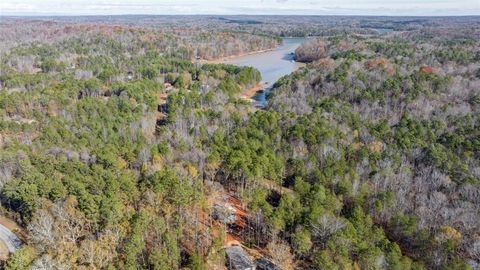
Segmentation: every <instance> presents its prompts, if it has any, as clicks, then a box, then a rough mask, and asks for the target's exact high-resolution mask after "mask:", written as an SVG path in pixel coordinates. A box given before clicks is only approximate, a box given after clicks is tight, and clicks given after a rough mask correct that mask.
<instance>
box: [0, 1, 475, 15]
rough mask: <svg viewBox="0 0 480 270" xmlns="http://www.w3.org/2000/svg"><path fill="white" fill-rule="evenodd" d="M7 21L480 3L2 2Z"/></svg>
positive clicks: (437, 10) (376, 11)
mask: <svg viewBox="0 0 480 270" xmlns="http://www.w3.org/2000/svg"><path fill="white" fill-rule="evenodd" d="M0 14H3V15H115V14H158V15H165V14H166V15H173V14H266V15H273V14H281V15H284V14H297V15H299V14H301V15H399V16H403V15H480V2H479V0H457V1H455V2H453V1H450V0H392V1H385V0H362V1H358V0H335V1H331V0H294V1H293V0H291V1H288V0H242V1H236V0H235V1H234V0H138V1H135V2H132V1H129V0H116V1H107V0H97V1H94V0H70V1H61V0H2V1H0Z"/></svg>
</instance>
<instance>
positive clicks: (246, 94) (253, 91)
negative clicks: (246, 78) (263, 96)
mask: <svg viewBox="0 0 480 270" xmlns="http://www.w3.org/2000/svg"><path fill="white" fill-rule="evenodd" d="M262 89H263V85H262V84H260V83H259V84H257V85H255V86H254V87H251V88H249V89H247V90H245V91H243V92H242V94H241V95H240V96H241V97H242V98H244V99H251V98H253V96H255V94H256V93H257V92H258V91H260V90H262Z"/></svg>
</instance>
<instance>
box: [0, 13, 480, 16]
mask: <svg viewBox="0 0 480 270" xmlns="http://www.w3.org/2000/svg"><path fill="white" fill-rule="evenodd" d="M94 16H96V17H106V16H307V17H322V16H323V17H480V14H461V15H460V14H459V15H455V14H448V15H383V14H376V15H372V14H295V13H292V14H271V13H267V14H251V13H250V14H249V13H238V14H228V13H224V14H221V13H219V14H214V13H212V14H209V13H192V14H182V13H177V14H161V13H159V14H148V13H147V14H140V13H139V14H135V13H122V14H13V13H12V14H2V13H0V17H94Z"/></svg>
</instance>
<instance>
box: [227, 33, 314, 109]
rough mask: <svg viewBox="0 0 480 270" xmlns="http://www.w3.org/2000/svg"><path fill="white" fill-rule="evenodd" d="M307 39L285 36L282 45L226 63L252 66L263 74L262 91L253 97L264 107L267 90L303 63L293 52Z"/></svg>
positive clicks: (229, 60) (257, 103) (258, 104)
mask: <svg viewBox="0 0 480 270" xmlns="http://www.w3.org/2000/svg"><path fill="white" fill-rule="evenodd" d="M304 41H305V38H284V39H283V43H282V45H281V46H279V47H278V48H276V49H275V50H272V51H267V52H262V53H257V54H251V55H246V56H241V57H236V58H232V59H228V60H225V61H224V63H225V64H232V65H237V66H250V67H254V68H256V69H258V70H259V71H260V73H261V74H262V81H261V83H262V84H263V85H264V89H263V90H262V91H259V92H257V94H256V95H255V96H254V97H253V99H254V100H255V101H256V105H257V106H260V107H264V106H265V104H266V92H268V90H269V89H270V88H271V87H272V86H273V84H274V83H275V82H276V81H277V80H278V79H280V78H281V77H283V76H285V75H288V74H290V73H292V72H294V71H295V70H297V69H298V68H299V67H301V66H302V65H303V64H302V63H298V62H295V61H294V55H293V52H294V51H295V49H296V48H297V47H298V46H300V44H302V43H303V42H304Z"/></svg>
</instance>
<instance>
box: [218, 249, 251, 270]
mask: <svg viewBox="0 0 480 270" xmlns="http://www.w3.org/2000/svg"><path fill="white" fill-rule="evenodd" d="M225 253H226V255H227V266H228V269H229V270H255V269H256V268H255V264H254V263H253V262H252V260H251V259H250V257H249V256H248V254H247V253H246V252H245V250H243V248H242V247H241V246H231V247H228V248H226V249H225Z"/></svg>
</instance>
